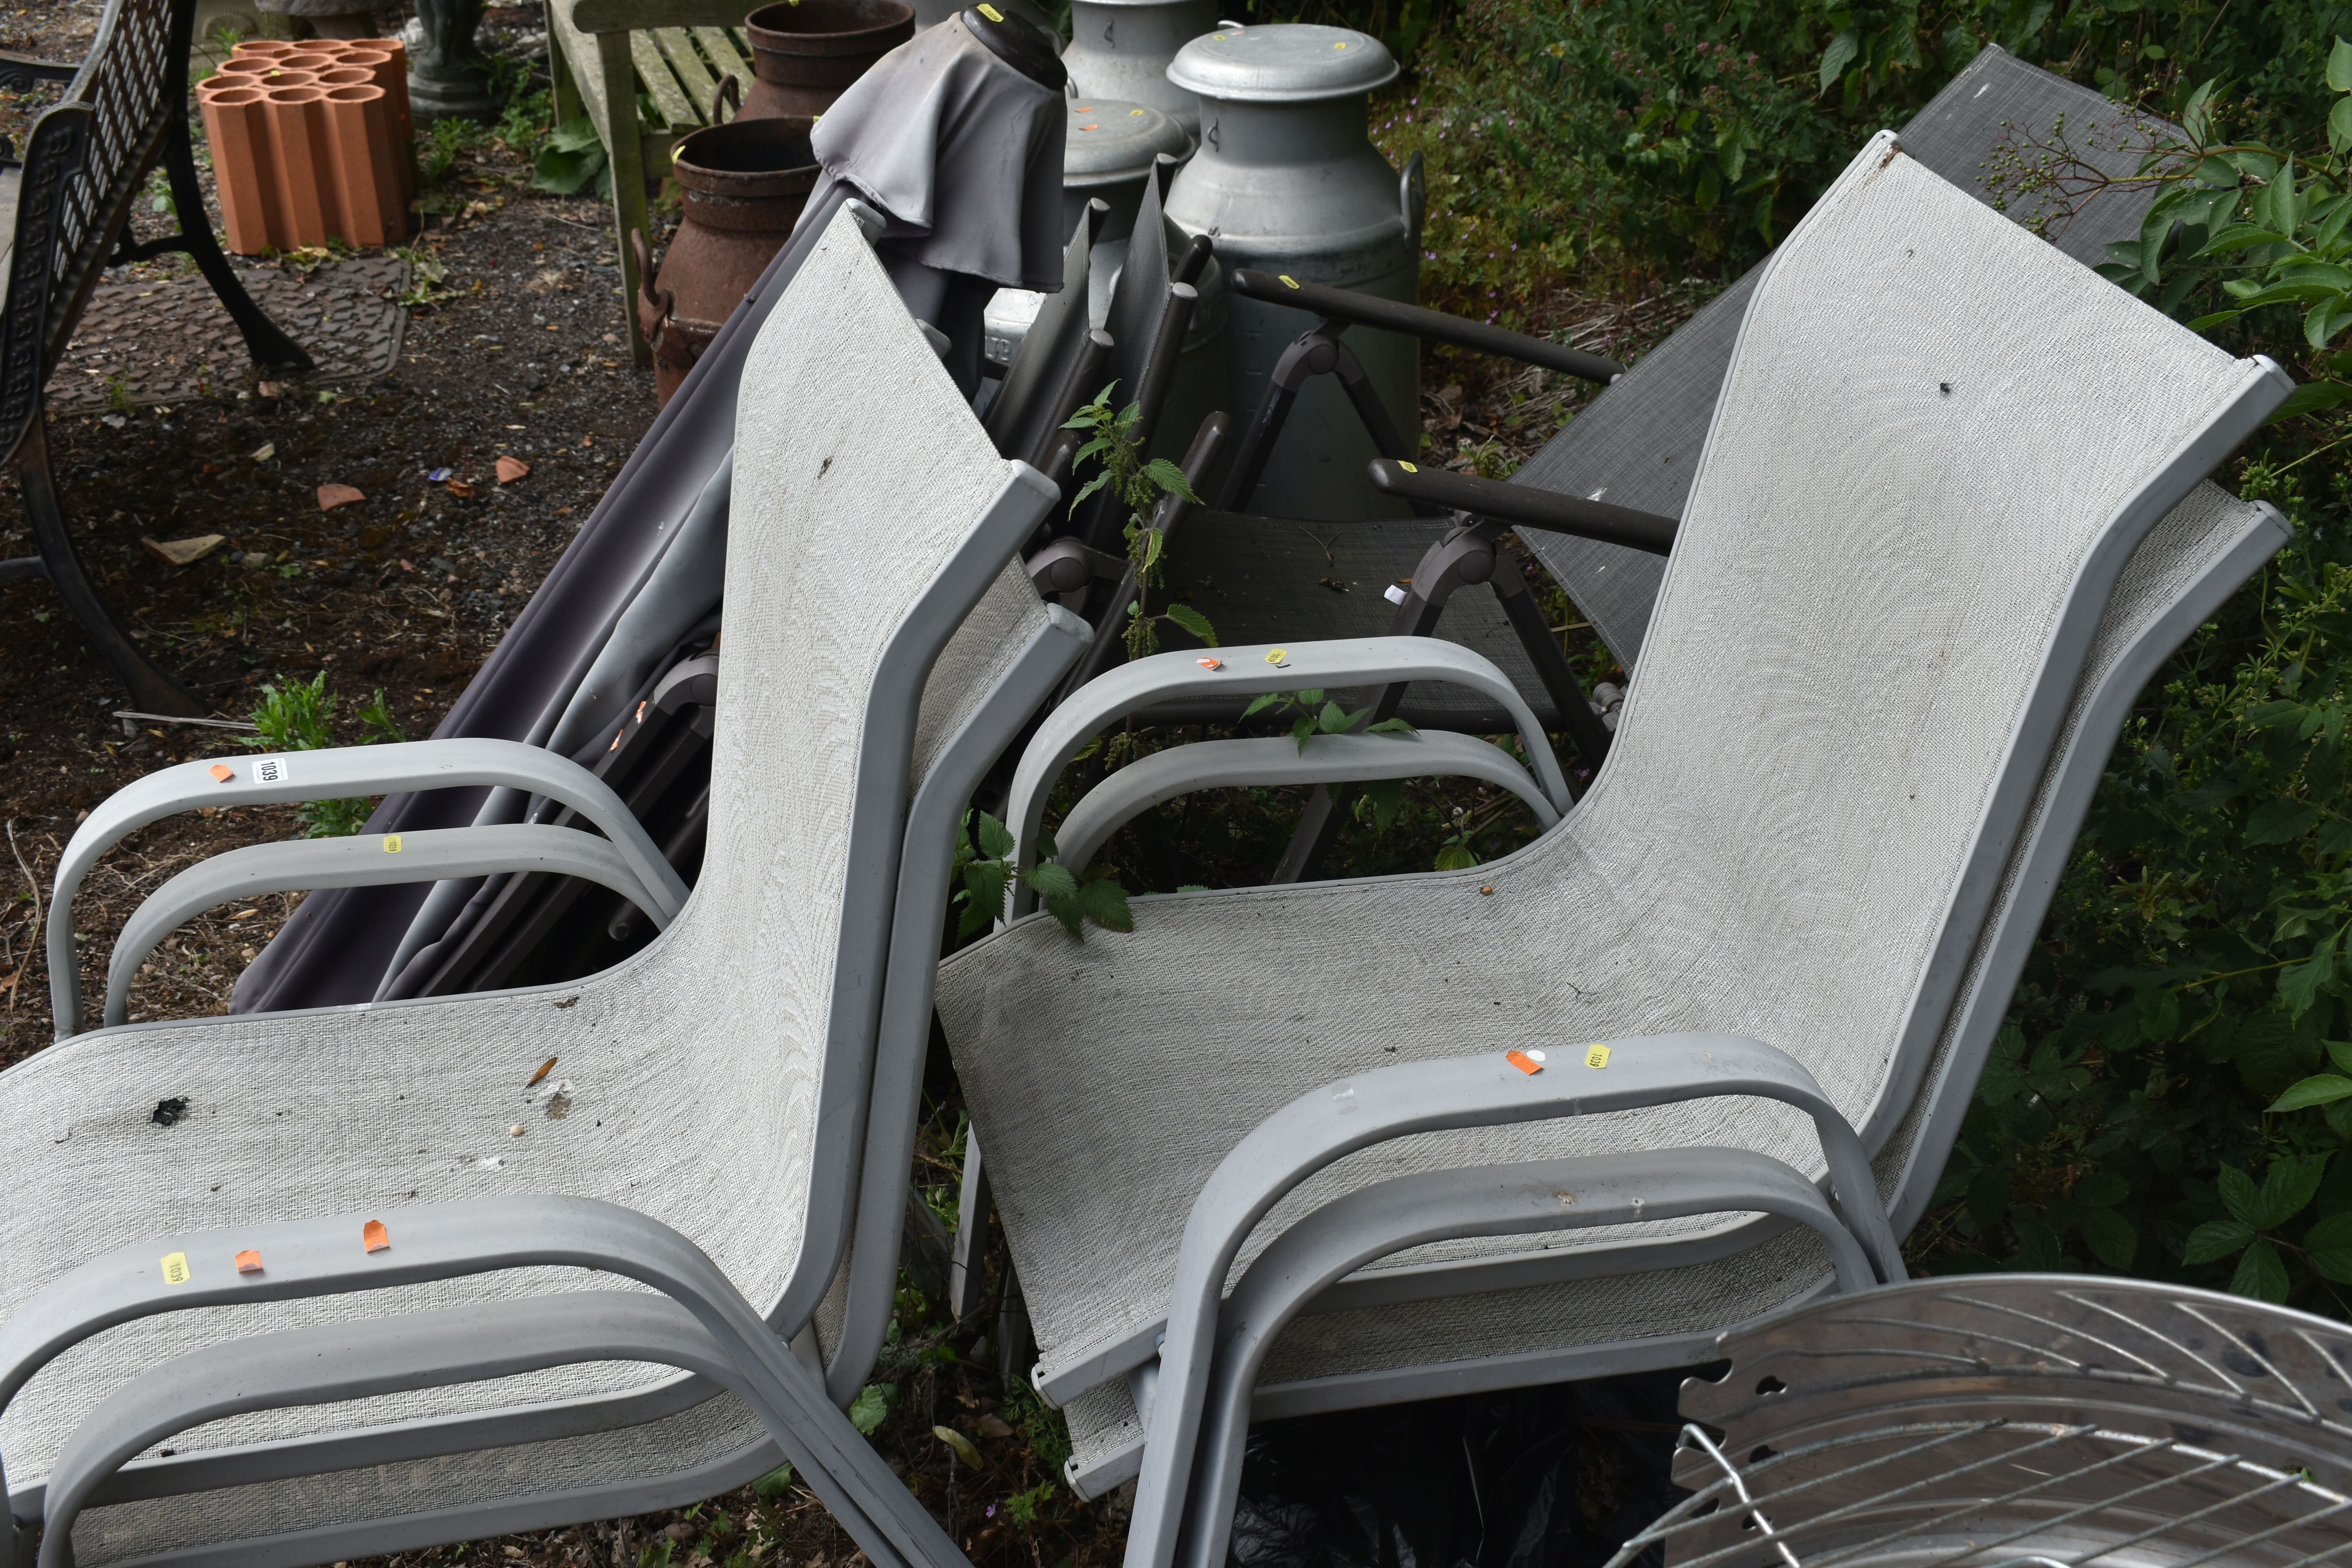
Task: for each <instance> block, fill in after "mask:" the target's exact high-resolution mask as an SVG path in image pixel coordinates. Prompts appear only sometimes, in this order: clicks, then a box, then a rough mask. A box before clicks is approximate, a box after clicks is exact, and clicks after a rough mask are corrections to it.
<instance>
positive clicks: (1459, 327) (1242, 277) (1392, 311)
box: [1232, 267, 1625, 386]
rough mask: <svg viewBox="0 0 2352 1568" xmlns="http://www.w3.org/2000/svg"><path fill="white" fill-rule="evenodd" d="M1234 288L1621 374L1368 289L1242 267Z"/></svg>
mask: <svg viewBox="0 0 2352 1568" xmlns="http://www.w3.org/2000/svg"><path fill="white" fill-rule="evenodd" d="M1232 287H1233V290H1234V293H1236V294H1239V295H1242V296H1244V298H1246V299H1251V300H1265V302H1266V303H1268V304H1272V305H1288V306H1290V307H1292V308H1293V309H1295V310H1306V311H1308V312H1309V313H1311V314H1314V315H1318V316H1323V317H1328V319H1330V320H1331V321H1346V322H1349V324H1351V325H1354V326H1360V327H1374V328H1378V329H1380V330H1381V331H1391V332H1403V333H1405V334H1406V335H1407V336H1409V337H1416V338H1427V339H1428V340H1429V341H1431V342H1439V343H1451V344H1453V345H1454V347H1455V348H1458V349H1468V350H1469V351H1470V352H1471V353H1482V354H1494V355H1496V356H1498V357H1500V358H1503V359H1515V360H1517V361H1519V362H1520V363H1524V364H1539V365H1541V366H1543V367H1544V368H1545V369H1546V370H1556V371H1558V372H1559V373H1560V374H1562V375H1572V376H1575V377H1576V378H1577V379H1578V380H1580V381H1590V382H1594V383H1597V384H1600V385H1601V386H1606V385H1608V384H1610V383H1611V382H1612V381H1614V380H1616V379H1617V378H1618V377H1619V376H1621V375H1622V374H1625V367H1624V366H1623V365H1622V364H1619V363H1617V362H1616V361H1615V360H1612V359H1602V358H1601V356H1600V355H1599V354H1589V353H1584V352H1583V351H1582V350H1580V349H1572V348H1569V347H1567V346H1566V345H1565V344H1561V343H1555V342H1547V341H1546V340H1544V339H1542V338H1531V337H1529V336H1528V335H1527V334H1526V333H1525V332H1514V331H1509V330H1508V329H1507V328H1503V327H1490V326H1488V325H1487V324H1486V322H1484V321H1468V320H1465V319H1464V318H1463V317H1460V316H1449V315H1447V314H1446V313H1445V312H1444V311H1443V310H1427V309H1425V308H1423V307H1422V306H1420V305H1406V304H1402V303H1400V302H1399V301H1397V300H1382V299H1380V298H1378V297H1377V296H1375V295H1371V294H1359V293H1357V292H1356V291H1355V290H1354V289H1333V288H1329V287H1328V286H1326V285H1324V284H1321V283H1308V282H1305V281H1303V280H1301V279H1295V278H1291V277H1289V276H1287V275H1286V274H1277V273H1273V272H1260V271H1258V270H1256V269H1255V268H1248V267H1244V268H1240V269H1239V270H1237V271H1236V272H1234V275H1233V284H1232Z"/></svg>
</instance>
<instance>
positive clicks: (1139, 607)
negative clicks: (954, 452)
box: [1062, 382, 1217, 658]
mask: <svg viewBox="0 0 2352 1568" xmlns="http://www.w3.org/2000/svg"><path fill="white" fill-rule="evenodd" d="M1117 385H1118V383H1117V382H1113V383H1112V384H1111V385H1110V386H1106V387H1104V388H1103V389H1102V390H1101V391H1100V392H1098V393H1097V394H1096V395H1095V400H1094V401H1093V402H1092V403H1089V404H1087V405H1086V406H1085V407H1083V408H1081V409H1079V410H1078V411H1077V412H1076V414H1074V415H1072V416H1070V418H1069V421H1068V423H1066V424H1065V425H1064V426H1062V428H1063V429H1065V430H1084V431H1088V432H1091V434H1090V435H1089V436H1088V437H1087V441H1086V444H1085V445H1083V446H1081V447H1079V448H1078V449H1077V450H1076V452H1075V453H1073V454H1072V455H1071V458H1070V469H1071V471H1072V472H1073V473H1075V472H1076V471H1077V467H1078V465H1079V464H1080V463H1083V462H1085V461H1086V460H1087V458H1093V459H1094V460H1095V462H1096V463H1097V466H1098V467H1099V468H1101V470H1102V471H1101V472H1100V473H1098V474H1097V475H1095V477H1094V478H1093V479H1088V480H1087V482H1086V484H1085V486H1084V487H1083V488H1081V489H1079V491H1078V494H1077V498H1076V500H1073V501H1071V502H1070V510H1071V512H1072V513H1073V514H1075V513H1076V511H1077V510H1078V506H1079V503H1080V502H1083V501H1084V500H1086V499H1087V497H1088V496H1090V495H1093V494H1094V493H1095V492H1096V491H1097V490H1099V489H1109V491H1110V493H1111V495H1112V496H1113V497H1114V498H1115V499H1116V500H1118V504H1119V505H1121V506H1123V507H1125V508H1126V509H1127V527H1126V535H1127V559H1128V563H1129V565H1131V566H1133V567H1134V568H1135V597H1134V598H1133V599H1132V600H1130V601H1129V604H1128V606H1127V657H1128V658H1146V657H1148V656H1150V655H1151V654H1155V653H1158V652H1159V651H1160V633H1159V631H1158V629H1157V627H1158V626H1159V623H1160V622H1161V621H1173V622H1174V623H1175V624H1176V625H1178V626H1181V627H1183V628H1184V629H1185V630H1186V631H1188V632H1190V633H1192V635H1193V636H1194V637H1198V638H1200V639H1201V641H1202V642H1203V643H1206V644H1207V645H1208V646H1209V647H1216V646H1217V634H1216V630H1215V628H1214V627H1213V626H1210V625H1209V617H1208V616H1204V615H1202V613H1201V612H1200V611H1198V610H1196V609H1194V608H1193V607H1192V605H1181V604H1171V605H1169V606H1168V607H1167V608H1166V609H1164V610H1162V611H1160V613H1159V614H1157V615H1154V614H1152V613H1151V610H1150V601H1151V590H1152V589H1154V588H1157V587H1159V586H1160V551H1161V550H1162V549H1163V548H1164V547H1165V546H1166V543H1167V538H1166V535H1165V534H1164V533H1163V532H1162V531H1160V530H1159V529H1157V528H1154V527H1152V526H1151V521H1150V518H1151V514H1152V512H1153V511H1154V510H1156V509H1157V508H1158V507H1159V505H1160V498H1161V497H1162V496H1171V495H1172V496H1179V497H1181V498H1182V499H1183V500H1188V501H1191V502H1192V504H1193V505H1195V506H1198V505H1199V504H1200V503H1201V498H1200V497H1199V496H1196V495H1194V494H1193V493H1192V481H1191V480H1189V479H1185V477H1184V470H1183V469H1181V468H1178V467H1177V466H1176V465H1175V464H1173V463H1171V462H1170V461H1169V460H1168V459H1167V458H1151V459H1150V460H1149V461H1146V460H1145V458H1144V456H1143V447H1142V445H1141V443H1139V441H1137V440H1136V438H1135V425H1136V421H1137V420H1138V419H1139V418H1140V417H1141V416H1142V412H1143V411H1142V409H1141V408H1140V407H1139V405H1136V404H1132V403H1130V404H1129V405H1127V406H1126V407H1125V408H1123V409H1121V410H1119V411H1118V413H1115V414H1114V413H1113V412H1112V411H1111V405H1110V395H1111V390H1112V387H1116V386H1117Z"/></svg>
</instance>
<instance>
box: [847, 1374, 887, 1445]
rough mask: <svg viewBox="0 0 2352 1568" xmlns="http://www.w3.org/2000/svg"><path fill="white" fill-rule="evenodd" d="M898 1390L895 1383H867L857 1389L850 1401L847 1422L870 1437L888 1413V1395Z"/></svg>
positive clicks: (878, 1429)
mask: <svg viewBox="0 0 2352 1568" xmlns="http://www.w3.org/2000/svg"><path fill="white" fill-rule="evenodd" d="M897 1392H898V1384H895V1383H869V1384H866V1386H865V1387H863V1388H861V1389H859V1390H858V1391H857V1397H856V1399H855V1400H852V1401H851V1402H850V1405H849V1424H850V1425H851V1426H855V1427H856V1428H857V1430H858V1432H859V1433H860V1434H861V1435H862V1436H867V1437H871V1436H874V1434H875V1433H877V1432H878V1431H880V1430H881V1429H882V1423H883V1422H884V1421H885V1420H887V1419H888V1417H889V1415H890V1396H891V1395H892V1394H896V1393H897Z"/></svg>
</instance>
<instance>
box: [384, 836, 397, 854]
mask: <svg viewBox="0 0 2352 1568" xmlns="http://www.w3.org/2000/svg"><path fill="white" fill-rule="evenodd" d="M383 852H384V853H385V854H387V855H397V854H399V853H400V835H399V834H397V833H387V834H385V835H384V836H383Z"/></svg>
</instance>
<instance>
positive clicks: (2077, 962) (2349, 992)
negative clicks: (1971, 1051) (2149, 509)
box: [1926, 427, 2352, 1315]
mask: <svg viewBox="0 0 2352 1568" xmlns="http://www.w3.org/2000/svg"><path fill="white" fill-rule="evenodd" d="M2277 428H2280V429H2282V430H2284V429H2286V428H2291V427H2277ZM2278 439H2280V440H2281V441H2282V442H2284V440H2286V439H2287V437H2284V435H2282V436H2281V437H2278ZM2282 450H2284V448H2281V447H2274V448H2273V450H2272V451H2271V452H2270V453H2268V454H2265V455H2263V456H2260V457H2257V458H2256V459H2255V460H2253V461H2252V462H2250V463H2249V464H2247V466H2246V467H2245V468H2243V469H2242V471H2241V473H2240V474H2239V476H2238V486H2239V488H2240V489H2242V491H2243V492H2244V493H2246V494H2248V495H2249V496H2254V497H2266V498H2267V499H2269V500H2272V501H2273V502H2274V503H2276V504H2277V505H2278V506H2279V507H2280V508H2281V510H2283V511H2284V512H2285V514H2286V515H2287V517H2288V518H2289V520H2290V521H2293V522H2294V523H2295V524H2296V525H2297V538H2296V541H2295V542H2294V544H2292V545H2290V546H2289V547H2288V548H2287V550H2286V551H2285V552H2283V553H2282V554H2281V555H2280V556H2279V557H2278V558H2277V560H2276V561H2275V562H2274V563H2273V564H2272V566H2271V567H2270V568H2269V569H2268V570H2267V571H2266V572H2265V573H2264V574H2263V576H2262V577H2261V578H2260V579H2258V581H2257V584H2254V585H2252V586H2251V587H2250V588H2249V589H2248V590H2247V591H2246V592H2243V593H2242V594H2240V595H2238V596H2237V598H2236V599H2234V600H2233V601H2232V602H2231V605H2229V606H2228V608H2227V609H2225V610H2224V612H2223V613H2222V615H2221V616H2220V617H2219V619H2218V620H2217V621H2216V622H2215V623H2214V624H2213V625H2210V626H2207V627H2205V628H2204V629H2202V630H2201V631H2200V632H2199V633H2198V634H2197V635H2196V636H2195V637H2192V638H2191V639H2190V641H2189V645H2188V647H2185V648H2184V649H2183V650H2182V652H2181V653H2180V654H2179V656H2177V657H2176V658H2174V660H2173V661H2172V663H2171V665H2170V666H2169V667H2168V668H2167V670H2166V671H2165V673H2164V675H2163V676H2162V677H2161V678H2160V679H2159V681H2158V684H2157V686H2155V687H2154V688H2152V689H2150V691H2149V692H2148V693H2147V694H2146V696H2144V698H2143V699H2142V702H2143V706H2142V709H2141V710H2140V712H2139V714H2138V715H2137V717H2136V718H2135V719H2134V721H2133V722H2132V725H2131V727H2130V728H2129V730H2128V731H2126V735H2125V737H2124V739H2123V740H2122V742H2120V743H2119V744H2118V745H2117V747H2116V752H2115V755H2114V757H2113V759H2112V760H2111V762H2110V763H2109V768H2108V773H2107V775H2106V778H2105V781H2104V783H2103V784H2102V787H2101V789H2100V791H2099V794H2098V795H2097V797H2096V799H2095V802H2094V804H2093V805H2092V808H2091V813H2090V816H2089V817H2088V819H2087V820H2086V822H2085V824H2084V829H2083V832H2082V835H2081V837H2080V838H2079V839H2078V840H2077V843H2076V849H2075V858H2074V865H2073V867H2072V868H2071V869H2070V871H2069V873H2068V875H2067V877H2066V879H2065V880H2064V882H2063V883H2062V885H2061V886H2060V889H2059V890H2058V894H2057V897H2056V900H2055V902H2054V904H2053V909H2052V912H2051V915H2050V918H2049V921H2048V922H2047V924H2046V926H2045V928H2044V931H2043V932H2042V942H2041V943H2040V945H2039V946H2038V948H2037V949H2036V952H2035V955H2034V958H2033V960H2032V963H2030V964H2029V966H2028V969H2027V972H2026V975H2025V980H2024V984H2022V985H2021V987H2020V990H2019V993H2018V997H2017V1000H2016V1002H2015V1004H2014V1005H2013V1007H2012V1009H2011V1018H2010V1023H2009V1026H2008V1027H2006V1028H2005V1029H2003V1031H2002V1032H2001V1035H2000V1039H1999V1040H1998V1041H1997V1042H1996V1043H1995V1045H1994V1047H1993V1050H1992V1053H1991V1059H1990V1061H1989V1062H1988V1063H1987V1065H1986V1068H1985V1071H1984V1075H1983V1078H1982V1080H1981V1081H1980V1083H1979V1089H1978V1094H1977V1100H1976V1103H1975V1105H1974V1107H1973V1108H1972V1109H1971V1110H1970V1111H1969V1116H1968V1120H1967V1121H1966V1123H1965V1125H1964V1127H1963V1129H1962V1132H1961V1136H1960V1142H1959V1145H1958V1149H1957V1151H1956V1152H1955V1153H1954V1156H1953V1159H1952V1161H1951V1163H1950V1165H1949V1166H1948V1169H1947V1170H1946V1172H1945V1174H1944V1179H1943V1184H1942V1186H1941V1188H1940V1189H1939V1192H1938V1194H1937V1196H1938V1201H1939V1202H1940V1203H1943V1204H1946V1205H1950V1206H1948V1208H1947V1209H1945V1210H1944V1211H1943V1212H1942V1213H1941V1214H1940V1215H1937V1219H1936V1220H1935V1222H1934V1223H1933V1225H1932V1226H1931V1227H1930V1234H1931V1236H1932V1237H1933V1239H1932V1240H1931V1241H1930V1242H1929V1244H1928V1246H1927V1247H1926V1250H1927V1251H1928V1252H1929V1253H1930V1254H1931V1258H1930V1262H1931V1264H1932V1265H1933V1266H1935V1267H1939V1268H1983V1267H1989V1266H1993V1265H1995V1264H2000V1263H2006V1264H2009V1265H2012V1266H2017V1267H2031V1268H2078V1267H2086V1266H2104V1267H2105V1268H2115V1269H2119V1270H2127V1271H2129V1272H2132V1273H2136V1274H2142V1275H2154V1276H2160V1277H2164V1278H2171V1279H2185V1280H2188V1281H2189V1282H2191V1283H2198V1284H2206V1285H2211V1286H2216V1287H2222V1288H2226V1289H2232V1290H2237V1291H2240V1292H2241V1293H2243V1294H2248V1295H2254V1296H2259V1297H2262V1298H2263V1299H2264V1300H2293V1301H2294V1302H2295V1303H2296V1304H2298V1305H2303V1306H2307V1307H2312V1308H2314V1309H2316V1310H2327V1311H2330V1312H2332V1313H2336V1314H2337V1315H2341V1314H2342V1311H2343V1304H2342V1302H2341V1301H2340V1300H2338V1299H2337V1298H2336V1295H2335V1294H2334V1292H2333V1290H2332V1286H2333V1285H2334V1284H2336V1283H2343V1282H2352V1160H2347V1159H2345V1158H2343V1157H2342V1155H2341V1152H2340V1151H2341V1149H2342V1146H2343V1143H2344V1142H2345V1140H2346V1139H2347V1137H2352V1045H2347V1044H2346V1043H2345V1040H2344V1037H2345V1036H2347V1034H2352V963H2347V956H2346V954H2345V947H2346V936H2347V931H2352V858H2347V857H2352V813H2347V807H2346V805H2345V801H2346V784H2347V762H2352V746H2347V740H2346V737H2345V735H2344V732H2343V731H2344V721H2345V715H2346V714H2347V712H2352V548H2347V530H2346V523H2347V514H2348V513H2352V507H2348V506H2347V502H2352V479H2348V478H2347V475H2345V474H2344V473H2343V472H2342V471H2340V470H2338V471H2336V472H2335V473H2333V474H2332V475H2331V476H2330V479H2329V483H2328V491H2329V494H2328V497H2327V499H2326V500H2325V501H2320V500H2315V499H2314V498H2312V497H2310V496H2309V495H2307V494H2306V493H2305V489H2304V488H2303V486H2302V485H2301V483H2300V482H2299V476H2298V475H2297V474H2295V473H2294V472H2293V471H2291V465H2284V464H2283V465H2280V466H2275V467H2274V466H2273V464H2274V462H2276V461H2277V459H2278V458H2279V456H2280V455H2281V452H2282ZM2297 460H2298V461H2299V459H2297ZM2256 1173H2259V1179H2258V1178H2257V1174H2256Z"/></svg>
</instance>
